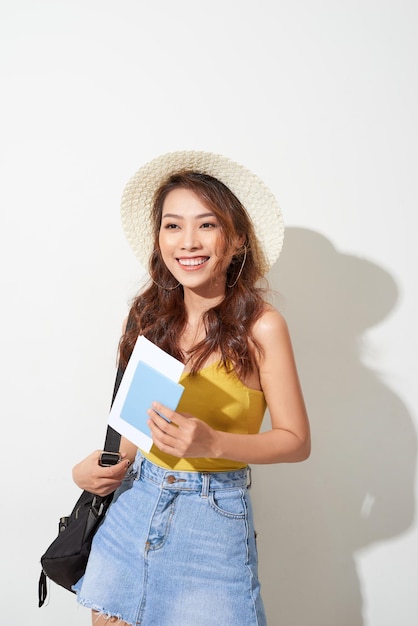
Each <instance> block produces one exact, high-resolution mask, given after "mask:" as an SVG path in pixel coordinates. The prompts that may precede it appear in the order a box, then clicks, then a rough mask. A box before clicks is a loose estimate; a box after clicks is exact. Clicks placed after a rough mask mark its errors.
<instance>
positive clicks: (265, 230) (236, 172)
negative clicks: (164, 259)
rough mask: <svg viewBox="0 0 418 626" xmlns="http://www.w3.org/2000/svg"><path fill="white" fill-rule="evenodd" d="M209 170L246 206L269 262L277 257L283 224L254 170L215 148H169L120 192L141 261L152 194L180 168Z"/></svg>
mask: <svg viewBox="0 0 418 626" xmlns="http://www.w3.org/2000/svg"><path fill="white" fill-rule="evenodd" d="M185 170H189V171H194V172H199V173H202V174H209V175H210V176H213V177H214V178H217V179H218V180H220V181H221V182H223V183H224V185H226V186H227V187H228V188H229V189H230V190H231V191H232V192H233V193H234V194H235V195H236V196H237V198H238V199H239V200H240V202H241V204H242V205H243V206H244V207H245V209H246V211H247V213H248V215H249V217H250V219H251V221H252V222H253V225H254V230H255V234H256V236H257V239H258V242H259V244H260V247H261V249H262V251H263V253H264V257H265V260H266V264H267V268H266V271H268V270H269V269H270V267H271V266H272V265H273V263H275V262H276V261H277V259H278V258H279V255H280V251H281V249H282V245H283V236H284V225H283V218H282V214H281V211H280V207H279V205H278V203H277V200H276V198H275V197H274V196H273V194H272V192H271V191H270V190H269V189H268V188H267V187H266V185H265V184H264V183H263V182H262V180H260V178H258V176H256V175H255V174H253V173H252V172H250V170H248V169H246V168H245V167H243V166H242V165H240V164H239V163H235V162H234V161H231V160H230V159H228V158H226V157H224V156H221V155H219V154H213V153H211V152H194V151H187V152H170V153H168V154H163V155H161V156H159V157H157V158H156V159H154V160H152V161H150V162H149V163H147V164H146V165H144V166H143V167H141V169H139V170H138V171H137V172H136V174H134V176H133V177H132V178H131V179H130V180H129V182H128V184H127V185H126V187H125V190H124V192H123V195H122V205H121V217H122V226H123V229H124V231H125V235H126V237H127V239H128V242H129V244H130V246H131V247H132V249H133V251H134V253H135V255H136V256H137V257H138V259H139V261H140V262H141V264H142V265H143V267H145V268H147V267H148V261H149V258H150V256H151V253H152V250H153V239H154V237H153V232H152V224H151V219H150V215H151V207H152V204H153V200H154V194H155V192H156V191H157V189H158V188H159V187H160V185H161V184H162V183H163V182H165V180H166V179H167V178H169V176H171V175H172V174H175V173H177V172H181V171H185Z"/></svg>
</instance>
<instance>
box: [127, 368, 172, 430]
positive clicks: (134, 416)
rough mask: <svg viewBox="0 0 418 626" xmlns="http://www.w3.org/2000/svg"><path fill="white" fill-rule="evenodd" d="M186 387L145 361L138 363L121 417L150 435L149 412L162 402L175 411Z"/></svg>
mask: <svg viewBox="0 0 418 626" xmlns="http://www.w3.org/2000/svg"><path fill="white" fill-rule="evenodd" d="M183 391H184V387H183V386H182V385H180V384H179V383H176V382H174V381H173V380H171V379H170V378H168V377H167V376H165V375H164V374H161V372H159V371H158V370H156V369H154V368H153V367H151V366H150V365H147V363H144V362H143V361H138V364H137V366H136V369H135V373H134V375H133V377H132V381H131V384H130V386H129V390H128V393H127V394H126V398H125V402H124V403H123V407H122V410H121V412H120V416H121V418H122V419H123V420H125V422H128V424H131V426H134V428H137V429H138V430H140V431H142V432H143V433H145V434H146V435H148V436H149V435H150V430H149V428H148V424H147V421H148V419H149V416H148V413H147V410H148V409H149V408H150V407H151V404H152V403H153V402H154V401H155V402H160V403H161V404H164V405H165V406H168V408H170V409H173V410H175V409H176V408H177V405H178V403H179V401H180V398H181V396H182V393H183Z"/></svg>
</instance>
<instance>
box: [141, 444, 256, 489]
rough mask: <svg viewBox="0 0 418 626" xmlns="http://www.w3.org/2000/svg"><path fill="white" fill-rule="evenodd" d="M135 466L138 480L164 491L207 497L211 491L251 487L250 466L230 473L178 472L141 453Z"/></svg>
mask: <svg viewBox="0 0 418 626" xmlns="http://www.w3.org/2000/svg"><path fill="white" fill-rule="evenodd" d="M135 465H136V471H137V479H139V478H140V477H143V478H146V479H148V480H151V481H152V482H154V483H156V484H157V485H159V486H160V487H161V488H162V489H172V490H175V491H179V490H185V491H197V492H199V493H202V495H207V494H208V493H209V492H210V491H219V490H220V489H234V488H238V489H239V488H247V489H249V488H250V487H251V468H250V467H249V466H247V467H244V468H243V469H239V470H233V471H230V472H176V471H175V470H171V469H166V468H164V467H159V466H158V465H155V464H154V463H151V461H148V459H146V458H145V457H144V456H143V455H142V454H141V452H138V454H137V456H136V459H135Z"/></svg>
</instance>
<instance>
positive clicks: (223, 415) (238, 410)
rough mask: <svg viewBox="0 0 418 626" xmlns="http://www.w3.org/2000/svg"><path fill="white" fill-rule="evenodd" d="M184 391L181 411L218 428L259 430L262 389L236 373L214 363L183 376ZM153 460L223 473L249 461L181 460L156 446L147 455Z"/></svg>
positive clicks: (169, 466) (162, 464)
mask: <svg viewBox="0 0 418 626" xmlns="http://www.w3.org/2000/svg"><path fill="white" fill-rule="evenodd" d="M180 383H181V384H182V385H183V387H184V392H183V395H182V398H181V400H180V403H179V405H178V407H177V411H178V412H179V413H190V414H191V415H194V416H195V417H198V418H199V419H201V420H202V421H203V422H206V423H207V424H209V425H210V426H211V427H212V428H214V429H215V430H221V431H224V432H229V433H241V434H254V433H258V432H259V430H260V427H261V422H262V421H263V416H264V413H265V410H266V401H265V398H264V394H263V392H262V391H258V390H257V389H250V388H249V387H246V386H245V385H244V383H242V382H241V381H240V380H239V378H238V377H237V375H236V374H235V373H234V372H231V373H228V372H227V371H226V369H225V367H223V366H222V365H219V364H218V363H213V364H212V365H208V366H207V367H204V368H203V369H201V370H200V371H199V372H198V374H196V375H195V376H191V375H190V374H189V373H185V374H183V375H182V377H181V378H180ZM144 455H145V456H146V458H147V459H149V460H150V461H151V462H152V463H155V464H156V465H159V466H160V467H164V468H166V469H173V470H177V471H187V472H191V471H192V472H193V471H196V472H223V471H227V470H234V469H239V468H241V467H245V466H246V463H241V462H238V461H230V460H228V459H210V458H207V459H206V458H189V459H179V458H177V457H174V456H172V455H171V454H165V453H163V452H161V451H160V450H159V449H158V448H157V447H156V446H152V448H151V450H150V452H149V453H145V454H144Z"/></svg>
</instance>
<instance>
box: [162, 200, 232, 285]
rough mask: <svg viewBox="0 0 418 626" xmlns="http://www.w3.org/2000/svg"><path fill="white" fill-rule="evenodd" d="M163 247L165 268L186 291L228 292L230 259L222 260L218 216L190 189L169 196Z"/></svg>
mask: <svg viewBox="0 0 418 626" xmlns="http://www.w3.org/2000/svg"><path fill="white" fill-rule="evenodd" d="M159 244H160V250H161V255H162V258H163V261H164V263H165V265H166V266H167V268H168V270H169V271H170V272H171V273H172V274H173V276H174V277H175V278H176V280H178V281H179V282H180V283H181V284H182V285H183V286H184V287H185V288H190V289H198V290H200V289H211V290H212V291H213V290H214V289H222V290H224V289H225V273H226V269H227V267H228V265H229V263H230V258H224V259H222V261H221V256H220V255H221V254H222V250H223V247H224V238H223V235H222V229H221V227H220V225H219V222H218V219H217V217H216V216H215V214H214V213H213V212H212V211H211V210H210V209H209V208H208V207H207V206H206V205H205V204H204V203H203V202H202V201H201V200H200V199H199V197H198V196H197V195H196V194H195V193H193V192H192V191H190V190H189V189H183V188H178V189H173V190H172V191H170V192H169V193H168V195H167V197H166V199H165V201H164V204H163V210H162V218H161V227H160V233H159ZM220 261H221V262H220Z"/></svg>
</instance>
